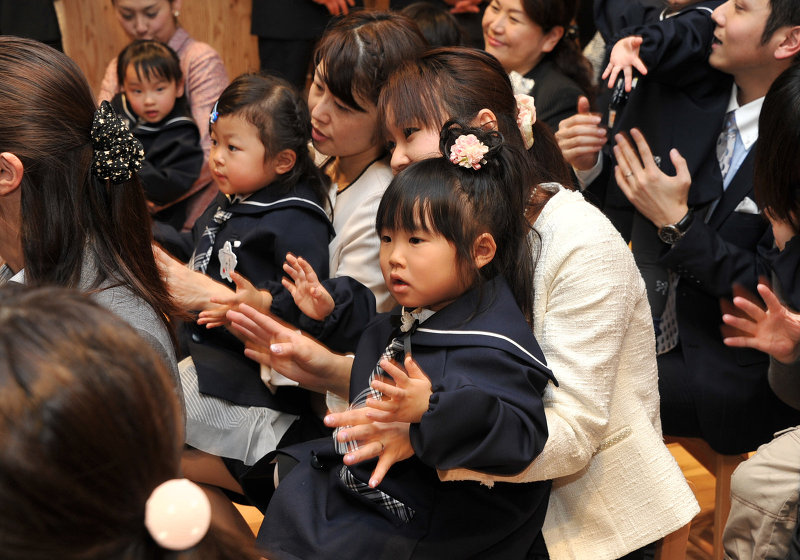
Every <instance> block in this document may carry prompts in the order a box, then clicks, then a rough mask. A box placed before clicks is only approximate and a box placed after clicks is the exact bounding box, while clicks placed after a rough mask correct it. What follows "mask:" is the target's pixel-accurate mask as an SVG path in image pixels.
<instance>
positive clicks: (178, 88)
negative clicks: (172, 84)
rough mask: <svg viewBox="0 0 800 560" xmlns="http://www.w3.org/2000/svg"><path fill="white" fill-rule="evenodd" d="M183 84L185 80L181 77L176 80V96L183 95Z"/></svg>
mask: <svg viewBox="0 0 800 560" xmlns="http://www.w3.org/2000/svg"><path fill="white" fill-rule="evenodd" d="M184 84H185V80H184V79H183V78H181V79H180V80H178V84H177V86H176V89H175V97H176V98H178V97H181V96H182V95H183V86H184Z"/></svg>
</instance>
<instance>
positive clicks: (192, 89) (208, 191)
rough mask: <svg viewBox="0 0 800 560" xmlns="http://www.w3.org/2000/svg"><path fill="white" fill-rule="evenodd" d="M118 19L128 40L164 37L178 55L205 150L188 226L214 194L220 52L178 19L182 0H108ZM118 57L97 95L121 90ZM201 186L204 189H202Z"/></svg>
mask: <svg viewBox="0 0 800 560" xmlns="http://www.w3.org/2000/svg"><path fill="white" fill-rule="evenodd" d="M111 3H112V4H113V6H114V10H115V12H116V14H117V18H118V20H119V22H120V25H121V26H122V28H123V29H124V30H125V33H126V34H127V35H128V37H130V39H131V40H135V39H154V40H156V41H160V42H162V43H166V44H167V45H169V47H170V48H172V49H173V50H174V51H175V52H176V53H178V58H180V63H181V70H182V72H183V77H184V80H185V81H184V90H185V96H186V100H187V101H188V103H189V107H190V109H191V113H192V118H193V119H194V121H195V123H196V124H197V127H198V128H199V130H200V146H201V147H202V148H203V152H204V154H205V158H204V165H203V167H202V169H201V173H200V177H199V178H198V179H197V181H195V183H194V186H193V188H192V189H191V190H190V191H189V193H187V195H186V196H191V195H194V194H195V193H199V192H201V191H202V193H203V194H198V195H196V197H195V198H194V199H193V200H192V203H191V204H190V206H191V208H190V209H189V214H188V216H187V218H186V224H187V227H191V225H192V224H193V223H194V220H195V219H197V217H198V216H199V215H200V214H201V213H202V212H203V210H205V207H206V205H208V203H209V202H211V200H212V199H213V198H214V194H216V193H214V191H213V188H206V187H207V186H208V185H209V183H210V182H211V175H210V173H209V171H208V167H207V166H206V165H205V163H206V162H207V161H208V154H209V151H210V149H211V139H210V137H209V135H208V127H207V126H206V123H207V122H208V114H209V113H210V112H211V108H212V107H213V106H214V103H215V102H216V100H217V98H218V97H219V95H220V93H222V90H223V89H225V86H227V85H228V75H227V73H226V71H225V66H224V64H223V62H222V58H221V57H220V56H219V54H218V53H217V51H215V50H214V49H213V48H212V47H211V46H210V45H207V44H206V43H202V42H200V41H196V40H194V39H192V38H191V37H190V36H189V34H188V33H187V32H186V30H185V29H183V28H182V27H181V26H180V24H179V22H178V15H179V14H180V9H181V3H182V0H155V1H151V0H111ZM121 85H122V84H120V83H119V80H118V78H117V59H116V58H114V59H112V60H111V62H109V63H108V67H107V68H106V73H105V76H104V77H103V82H102V84H101V85H100V95H99V96H98V97H99V99H100V100H101V101H102V100H106V101H110V100H111V99H112V98H113V97H114V95H115V94H116V93H117V92H118V91H119V90H120V86H121ZM204 189H205V190H204Z"/></svg>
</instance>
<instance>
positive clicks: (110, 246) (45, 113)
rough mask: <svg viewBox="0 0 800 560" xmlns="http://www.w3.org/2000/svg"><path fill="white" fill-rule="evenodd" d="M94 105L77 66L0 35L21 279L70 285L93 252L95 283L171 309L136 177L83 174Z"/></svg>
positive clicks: (1, 121)
mask: <svg viewBox="0 0 800 560" xmlns="http://www.w3.org/2000/svg"><path fill="white" fill-rule="evenodd" d="M95 109H96V106H95V102H94V99H93V97H92V93H91V90H90V89H89V85H88V83H87V82H86V78H84V76H83V74H82V73H81V71H80V69H79V68H78V66H77V65H76V64H75V63H74V62H73V61H72V60H71V59H70V58H69V57H67V56H66V55H64V54H63V53H61V52H58V51H56V50H54V49H51V48H49V47H47V46H45V45H43V44H42V43H38V42H36V41H31V40H28V39H20V38H17V37H0V152H11V153H13V154H15V155H16V156H17V157H18V158H19V159H20V160H21V161H22V164H23V166H24V174H23V177H22V182H21V184H20V187H19V188H20V190H21V206H22V210H21V212H22V216H21V218H22V231H21V237H22V251H23V258H24V266H25V281H26V283H28V284H31V285H44V284H54V285H59V286H67V287H77V286H78V284H79V281H80V275H81V269H82V267H83V265H84V262H85V261H86V260H87V259H93V260H94V264H95V265H96V267H97V274H96V276H95V278H94V281H93V283H92V286H90V289H97V288H99V287H100V286H101V284H103V283H104V282H110V283H111V284H114V285H122V286H125V287H127V288H129V289H130V290H131V291H132V292H133V293H134V294H136V295H137V296H138V297H140V298H141V299H143V300H144V301H146V302H148V303H149V304H150V305H151V306H152V307H153V309H154V310H156V312H158V313H159V314H160V315H161V316H162V317H163V318H164V319H163V320H164V324H165V326H166V327H167V329H168V330H169V331H170V332H172V329H171V328H170V326H169V322H168V321H167V319H166V317H167V316H168V315H170V314H172V313H173V311H175V308H174V306H173V303H172V300H171V298H170V296H169V293H168V291H167V288H166V286H165V285H164V282H163V281H162V280H161V277H160V275H159V273H158V269H157V267H156V263H155V258H154V256H153V250H152V246H151V243H152V234H151V232H150V215H149V213H148V210H147V206H146V203H145V198H144V193H143V191H142V187H141V185H140V183H139V179H138V177H134V178H132V179H131V180H129V181H127V182H124V183H122V184H118V185H115V184H111V183H110V182H108V181H101V180H99V179H96V178H95V177H94V176H93V175H92V173H91V164H92V142H91V139H90V137H89V132H90V130H91V126H92V119H93V117H94V112H95Z"/></svg>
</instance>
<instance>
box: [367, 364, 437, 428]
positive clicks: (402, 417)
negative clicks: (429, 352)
mask: <svg viewBox="0 0 800 560" xmlns="http://www.w3.org/2000/svg"><path fill="white" fill-rule="evenodd" d="M380 366H381V367H382V368H383V370H384V371H385V372H386V373H388V374H389V375H390V376H392V379H393V380H394V385H392V384H390V383H386V382H384V381H378V380H375V381H373V382H372V388H373V389H375V390H376V391H380V392H381V393H382V394H383V399H382V400H379V401H378V400H375V399H367V417H368V418H371V419H372V420H375V421H378V422H411V423H416V422H419V421H420V420H421V419H422V415H423V414H425V412H426V411H427V410H428V402H429V401H430V398H431V394H432V390H431V380H430V379H428V376H427V375H425V372H424V371H422V369H420V367H419V365H418V364H417V362H415V361H414V360H413V358H411V356H407V357H406V360H405V368H406V369H405V370H403V368H401V367H399V366H398V365H397V364H394V363H392V362H390V361H389V360H382V361H381V363H380Z"/></svg>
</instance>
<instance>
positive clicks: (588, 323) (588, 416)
mask: <svg viewBox="0 0 800 560" xmlns="http://www.w3.org/2000/svg"><path fill="white" fill-rule="evenodd" d="M535 230H536V232H538V237H537V238H536V241H535V246H536V247H537V248H538V250H539V254H538V259H537V265H536V272H535V274H534V288H535V297H534V329H533V332H534V334H535V335H536V338H537V340H538V341H539V344H540V345H541V347H542V351H543V352H544V355H545V357H546V358H547V363H548V366H550V368H551V369H552V370H553V373H554V375H555V377H556V379H557V380H558V382H559V387H555V386H554V385H553V384H552V383H551V384H550V385H548V387H547V389H546V390H545V394H544V404H545V412H546V415H547V427H548V431H549V438H548V440H547V443H546V445H545V447H544V450H543V451H542V453H541V454H540V455H539V456H538V457H537V458H536V460H535V461H534V462H533V463H532V464H531V465H530V466H529V467H528V468H527V469H526V470H525V471H523V472H522V473H520V474H519V475H516V476H513V477H489V476H487V475H483V474H481V473H475V472H470V471H466V470H456V471H447V472H441V473H440V477H441V478H442V479H443V480H462V479H467V480H479V481H482V482H484V483H488V484H491V483H492V482H493V481H505V482H525V481H535V480H546V479H554V482H553V491H552V494H551V496H550V502H549V505H548V511H547V517H546V519H545V522H544V537H545V542H546V543H547V548H548V550H549V553H550V557H551V558H552V559H553V560H566V559H587V560H589V559H591V560H603V559H613V558H619V557H620V556H623V555H625V554H626V553H628V552H631V551H633V550H636V549H638V548H640V547H642V546H644V545H645V544H648V543H650V542H653V541H656V540H658V539H659V538H661V537H663V536H664V535H667V534H669V533H671V532H672V531H674V530H676V529H678V528H679V527H681V526H683V525H685V524H687V523H688V522H689V521H690V520H691V519H692V518H693V517H694V516H695V515H696V514H697V512H698V511H699V510H700V507H699V506H698V504H697V501H696V500H695V498H694V495H693V494H692V491H691V489H690V488H689V486H688V485H687V483H686V480H685V478H684V476H683V474H682V472H681V470H680V467H679V466H678V464H677V463H676V462H675V460H674V459H673V458H672V455H671V454H670V452H669V450H668V449H667V448H666V447H665V445H664V443H663V440H662V436H661V423H660V420H659V397H658V380H657V367H656V356H655V340H654V335H653V326H652V320H651V317H650V307H649V305H648V303H647V295H646V294H645V288H644V282H643V281H642V278H641V276H640V274H639V271H638V270H637V268H636V264H635V263H634V260H633V256H632V255H631V252H630V251H629V250H628V248H627V247H626V245H625V243H624V241H623V240H622V238H621V237H620V235H619V234H618V233H617V231H616V230H615V229H614V227H613V226H612V225H611V223H610V222H609V221H608V220H607V219H606V218H605V216H603V215H602V214H601V213H600V211H598V210H597V209H596V208H594V207H593V206H591V205H590V204H589V203H587V202H586V201H585V200H584V199H583V196H582V195H581V194H579V193H575V192H571V191H568V190H566V189H561V190H560V191H559V192H558V193H557V194H555V195H554V196H553V198H551V199H550V201H549V202H548V203H547V205H546V206H545V208H544V210H543V211H542V213H541V215H540V216H539V218H538V219H537V221H536V224H535Z"/></svg>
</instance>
